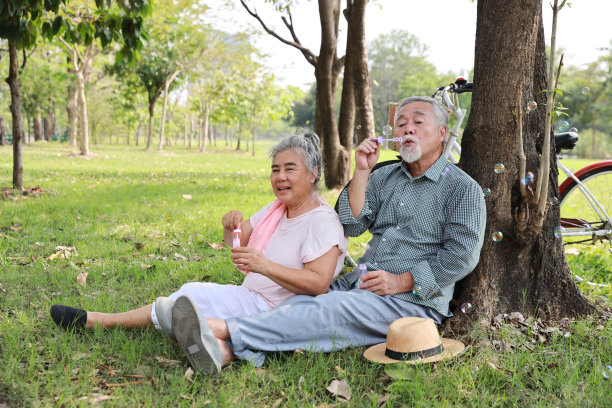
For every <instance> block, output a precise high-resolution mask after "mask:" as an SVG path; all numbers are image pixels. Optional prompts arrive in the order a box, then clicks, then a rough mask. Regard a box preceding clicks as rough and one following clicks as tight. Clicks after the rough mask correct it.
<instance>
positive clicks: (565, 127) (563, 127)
mask: <svg viewBox="0 0 612 408" xmlns="http://www.w3.org/2000/svg"><path fill="white" fill-rule="evenodd" d="M569 128H570V124H569V122H568V121H567V120H564V121H563V122H561V123H559V130H560V131H561V132H566V131H567V130H568V129H569Z"/></svg>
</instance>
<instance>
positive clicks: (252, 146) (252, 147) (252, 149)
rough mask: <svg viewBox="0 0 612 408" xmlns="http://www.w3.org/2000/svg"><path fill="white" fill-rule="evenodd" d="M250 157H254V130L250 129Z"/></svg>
mask: <svg viewBox="0 0 612 408" xmlns="http://www.w3.org/2000/svg"><path fill="white" fill-rule="evenodd" d="M251 156H253V157H254V156H255V129H251Z"/></svg>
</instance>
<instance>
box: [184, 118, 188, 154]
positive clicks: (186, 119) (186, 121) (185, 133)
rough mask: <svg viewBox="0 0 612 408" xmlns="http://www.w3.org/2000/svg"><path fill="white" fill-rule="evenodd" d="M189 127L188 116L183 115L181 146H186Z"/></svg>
mask: <svg viewBox="0 0 612 408" xmlns="http://www.w3.org/2000/svg"><path fill="white" fill-rule="evenodd" d="M188 128H189V118H188V117H187V115H185V129H184V130H183V147H185V146H187V132H188V130H187V129H188Z"/></svg>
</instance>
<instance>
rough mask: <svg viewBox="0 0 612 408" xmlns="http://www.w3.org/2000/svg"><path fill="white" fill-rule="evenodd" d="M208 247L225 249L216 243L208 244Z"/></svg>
mask: <svg viewBox="0 0 612 408" xmlns="http://www.w3.org/2000/svg"><path fill="white" fill-rule="evenodd" d="M208 245H210V247H211V248H212V249H223V248H224V247H225V246H224V245H222V244H217V243H215V242H208Z"/></svg>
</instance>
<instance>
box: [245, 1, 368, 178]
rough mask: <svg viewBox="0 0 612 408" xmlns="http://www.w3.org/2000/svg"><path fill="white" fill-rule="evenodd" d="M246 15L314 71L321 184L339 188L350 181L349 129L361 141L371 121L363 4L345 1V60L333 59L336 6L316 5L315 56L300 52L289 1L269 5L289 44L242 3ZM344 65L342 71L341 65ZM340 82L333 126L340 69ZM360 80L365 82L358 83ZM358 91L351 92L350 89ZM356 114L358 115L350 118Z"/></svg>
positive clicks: (333, 3)
mask: <svg viewBox="0 0 612 408" xmlns="http://www.w3.org/2000/svg"><path fill="white" fill-rule="evenodd" d="M240 2H241V3H242V5H243V6H244V8H245V9H246V10H247V11H248V13H249V14H250V15H251V16H253V17H254V18H256V19H257V20H258V21H259V23H260V24H261V26H262V27H263V28H264V30H265V31H266V32H267V33H268V34H270V35H272V36H273V37H275V38H277V39H278V40H279V41H281V42H283V43H284V44H287V45H289V46H291V47H294V48H296V49H297V50H299V51H300V52H301V53H302V55H303V56H304V58H306V61H307V62H308V63H309V64H311V65H312V66H313V67H314V74H315V79H316V83H317V90H316V109H315V124H314V128H315V131H316V132H317V134H319V136H320V137H321V140H322V144H323V154H324V157H325V168H324V174H325V185H326V186H327V187H329V188H335V187H341V186H343V185H344V184H345V183H346V182H347V181H348V179H349V177H350V171H351V165H350V164H351V157H350V156H351V148H352V141H353V137H352V136H353V127H354V123H355V122H357V123H359V124H360V125H361V127H362V129H363V130H362V131H361V135H360V136H361V137H362V138H365V137H369V136H373V132H374V120H373V115H372V106H371V96H370V92H369V77H368V74H367V52H366V49H365V34H364V32H365V29H364V26H365V8H366V5H367V3H368V1H367V0H347V3H346V4H347V5H346V9H345V17H346V18H347V21H348V30H347V38H348V40H347V48H346V56H343V57H338V55H337V46H338V33H339V30H338V27H339V23H340V12H341V1H340V0H319V1H318V6H319V20H320V27H321V47H320V50H319V55H316V54H315V53H314V52H312V51H311V50H310V49H308V48H306V47H304V46H303V45H302V43H301V42H300V40H299V37H298V34H297V32H296V30H295V27H294V26H293V19H292V16H291V5H292V3H293V2H292V1H291V0H287V1H285V0H270V2H271V3H274V4H275V6H276V8H277V9H278V10H279V11H281V12H282V13H284V16H283V17H282V21H283V23H284V25H285V27H286V28H287V30H288V31H289V34H290V39H288V38H285V37H283V36H282V35H280V34H278V33H277V32H276V31H275V30H273V29H271V28H270V27H269V26H268V25H267V24H266V22H264V21H263V19H262V18H261V17H260V16H259V14H257V12H256V11H255V10H254V9H252V8H250V7H249V5H248V4H247V1H246V0H240ZM346 60H348V61H349V62H348V64H347V65H346V68H345V62H346ZM343 68H345V70H344V75H345V77H348V78H346V79H345V81H344V82H343V89H342V102H341V107H340V116H339V119H338V120H337V121H336V115H335V113H334V109H333V108H334V99H335V94H336V91H337V90H338V84H339V77H340V73H341V72H342V69H343ZM363 81H365V82H363ZM355 83H358V85H359V86H360V87H361V88H360V90H358V92H357V93H355V92H354V84H355ZM356 113H357V115H358V116H355V114H356Z"/></svg>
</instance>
